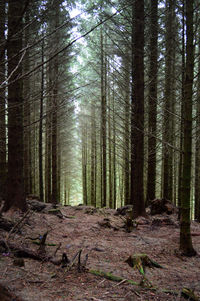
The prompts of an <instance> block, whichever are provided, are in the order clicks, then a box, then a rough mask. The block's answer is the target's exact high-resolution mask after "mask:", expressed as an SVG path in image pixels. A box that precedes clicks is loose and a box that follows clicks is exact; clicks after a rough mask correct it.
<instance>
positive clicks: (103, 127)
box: [101, 28, 107, 207]
mask: <svg viewBox="0 0 200 301" xmlns="http://www.w3.org/2000/svg"><path fill="white" fill-rule="evenodd" d="M104 61H105V54H104V43H103V31H102V28H101V143H102V145H101V151H102V167H101V168H102V204H101V205H102V207H106V196H107V170H106V168H107V162H106V160H107V159H106V157H107V156H106V91H105V63H104Z"/></svg>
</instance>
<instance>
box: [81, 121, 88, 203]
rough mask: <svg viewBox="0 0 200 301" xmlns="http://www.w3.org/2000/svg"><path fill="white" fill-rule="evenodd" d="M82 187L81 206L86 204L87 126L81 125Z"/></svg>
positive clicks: (84, 123)
mask: <svg viewBox="0 0 200 301" xmlns="http://www.w3.org/2000/svg"><path fill="white" fill-rule="evenodd" d="M82 187H83V204H84V205H87V203H88V192H87V124H86V122H83V123H82Z"/></svg>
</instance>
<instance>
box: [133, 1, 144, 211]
mask: <svg viewBox="0 0 200 301" xmlns="http://www.w3.org/2000/svg"><path fill="white" fill-rule="evenodd" d="M132 25H133V30H132V112H131V202H132V204H133V217H137V216H140V215H145V214H146V213H145V205H144V174H143V173H144V0H135V1H134V4H133V23H132Z"/></svg>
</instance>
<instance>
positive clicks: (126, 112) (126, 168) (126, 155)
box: [123, 56, 130, 205]
mask: <svg viewBox="0 0 200 301" xmlns="http://www.w3.org/2000/svg"><path fill="white" fill-rule="evenodd" d="M123 60H124V69H125V71H124V87H125V105H124V134H123V136H124V137H123V140H124V146H123V147H124V152H123V153H124V154H123V155H124V158H123V161H124V169H123V171H124V175H123V180H124V183H123V185H124V197H123V198H124V205H128V204H130V155H129V154H130V142H129V141H130V84H129V82H130V64H129V57H128V56H125V57H124V58H123Z"/></svg>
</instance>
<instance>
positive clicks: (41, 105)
mask: <svg viewBox="0 0 200 301" xmlns="http://www.w3.org/2000/svg"><path fill="white" fill-rule="evenodd" d="M41 56H42V62H44V41H42V53H41ZM43 101H44V65H42V70H41V96H40V123H39V146H38V147H39V189H40V200H41V201H42V202H43V200H44V187H43V153H42V150H43V139H42V138H43V137H42V132H43Z"/></svg>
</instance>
